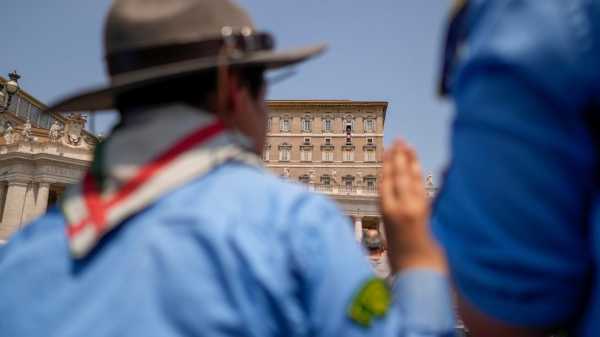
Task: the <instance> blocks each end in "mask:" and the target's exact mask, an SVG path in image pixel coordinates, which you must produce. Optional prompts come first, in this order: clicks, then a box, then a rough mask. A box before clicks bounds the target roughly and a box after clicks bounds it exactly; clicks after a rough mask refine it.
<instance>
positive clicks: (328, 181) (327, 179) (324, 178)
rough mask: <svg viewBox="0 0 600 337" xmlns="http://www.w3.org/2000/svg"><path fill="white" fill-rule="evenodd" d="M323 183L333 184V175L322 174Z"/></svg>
mask: <svg viewBox="0 0 600 337" xmlns="http://www.w3.org/2000/svg"><path fill="white" fill-rule="evenodd" d="M321 185H326V186H329V185H331V177H330V176H327V175H325V176H322V177H321Z"/></svg>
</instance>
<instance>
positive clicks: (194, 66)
mask: <svg viewBox="0 0 600 337" xmlns="http://www.w3.org/2000/svg"><path fill="white" fill-rule="evenodd" d="M325 49H326V45H325V44H319V45H315V46H310V47H305V48H298V49H292V50H286V51H277V52H274V51H262V52H256V53H253V54H252V55H250V56H248V57H244V58H240V59H230V60H228V63H227V64H228V65H229V66H242V65H249V66H252V65H257V66H259V65H260V66H264V67H265V68H266V69H277V68H282V67H286V66H291V65H294V64H297V63H300V62H303V61H306V60H308V59H310V58H312V57H314V56H317V55H319V54H321V53H322V52H323V51H325ZM217 66H218V63H217V60H216V58H208V59H207V58H205V59H197V60H190V61H185V62H179V63H173V64H168V65H161V66H160V67H156V68H150V69H143V70H139V71H136V72H130V73H127V74H123V75H120V76H115V77H113V78H112V80H111V83H110V85H108V86H103V87H98V88H92V89H88V90H85V91H83V92H80V93H78V94H75V95H73V96H69V97H66V98H64V99H62V100H59V101H58V102H56V103H54V104H52V105H51V106H49V107H48V108H47V109H46V110H45V111H44V112H73V111H90V112H95V111H103V110H112V109H114V108H115V105H114V99H113V98H114V96H115V94H119V93H122V92H126V91H128V90H131V89H135V88H140V87H143V86H145V85H148V84H152V83H157V82H160V81H165V80H170V79H174V78H177V77H180V76H183V75H186V74H192V73H197V72H202V71H205V70H209V69H214V68H216V67H217Z"/></svg>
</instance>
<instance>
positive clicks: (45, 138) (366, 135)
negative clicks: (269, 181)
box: [0, 78, 387, 243]
mask: <svg viewBox="0 0 600 337" xmlns="http://www.w3.org/2000/svg"><path fill="white" fill-rule="evenodd" d="M1 80H3V79H2V78H0V81H1ZM268 106H269V108H270V110H271V113H270V116H269V118H268V125H267V126H268V130H267V146H266V147H265V151H264V153H263V159H264V161H265V165H266V166H267V167H268V168H269V169H271V170H272V171H273V172H275V174H277V175H280V176H281V177H283V178H285V179H289V180H290V181H294V182H297V183H303V184H306V187H307V188H309V189H311V190H313V191H315V192H319V193H324V194H326V195H328V196H330V197H332V198H333V199H334V200H336V201H337V202H338V203H339V205H340V206H341V208H342V209H343V211H344V212H345V213H346V214H347V215H348V216H349V217H351V218H352V220H353V224H354V226H355V227H354V229H355V231H356V236H357V238H360V236H361V233H362V229H363V228H379V227H380V226H381V220H380V214H379V211H378V208H377V184H378V181H379V179H380V169H381V164H382V163H381V156H382V151H383V127H384V122H385V113H386V109H387V103H386V102H372V101H369V102H359V101H350V100H285V101H284V100H282V101H269V102H268ZM44 108H45V106H44V105H43V104H42V103H41V102H39V101H38V100H36V99H35V98H34V97H32V96H31V95H29V94H28V93H27V92H25V91H20V92H19V93H18V95H17V96H15V97H14V99H13V101H12V102H11V106H10V107H9V109H8V111H7V112H5V113H2V114H0V136H1V137H0V243H2V242H5V241H6V240H7V239H8V238H9V236H10V235H11V234H12V233H13V232H15V231H17V230H19V229H20V228H22V227H23V226H24V225H26V224H27V223H28V222H30V221H31V220H33V219H34V218H36V217H37V216H39V215H41V214H43V213H44V212H45V211H46V208H47V206H48V205H49V204H52V203H53V202H55V201H56V200H58V199H59V198H60V196H61V195H62V193H63V191H64V190H65V188H66V187H67V186H68V185H70V184H73V183H75V182H77V181H78V180H79V179H80V178H81V176H82V175H83V173H84V172H85V171H86V170H87V168H88V167H89V165H90V164H91V160H92V155H93V149H94V146H95V145H96V143H97V142H98V139H97V137H95V136H94V135H92V134H91V133H89V132H88V131H86V130H85V124H86V118H85V117H84V116H82V115H80V114H72V115H69V116H62V115H57V114H51V115H41V114H40V112H41V111H42V110H44Z"/></svg>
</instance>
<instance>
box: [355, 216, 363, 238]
mask: <svg viewBox="0 0 600 337" xmlns="http://www.w3.org/2000/svg"><path fill="white" fill-rule="evenodd" d="M362 234H363V228H362V218H361V217H358V216H355V217H354V236H355V237H356V240H357V241H359V242H360V241H361V240H362Z"/></svg>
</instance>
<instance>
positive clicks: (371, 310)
mask: <svg viewBox="0 0 600 337" xmlns="http://www.w3.org/2000/svg"><path fill="white" fill-rule="evenodd" d="M391 303H392V292H391V291H390V288H389V287H388V285H387V284H386V283H385V281H384V280H382V279H378V278H372V279H369V280H368V281H366V282H365V283H363V284H362V286H361V288H360V290H359V292H358V293H357V294H356V296H355V297H354V300H353V301H352V303H351V304H350V307H349V308H348V316H349V317H350V319H351V320H352V321H354V322H355V323H357V324H359V325H362V326H364V327H368V326H370V325H371V322H372V320H373V319H374V318H379V317H383V316H385V314H386V313H387V312H388V309H389V308H390V305H391Z"/></svg>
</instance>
